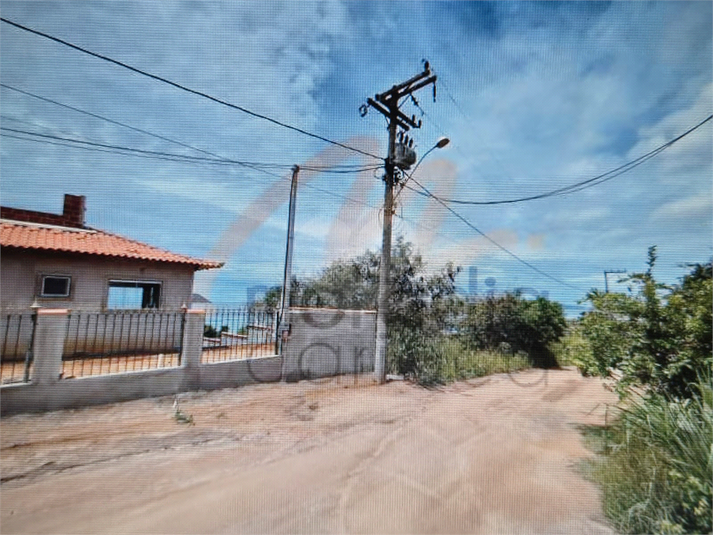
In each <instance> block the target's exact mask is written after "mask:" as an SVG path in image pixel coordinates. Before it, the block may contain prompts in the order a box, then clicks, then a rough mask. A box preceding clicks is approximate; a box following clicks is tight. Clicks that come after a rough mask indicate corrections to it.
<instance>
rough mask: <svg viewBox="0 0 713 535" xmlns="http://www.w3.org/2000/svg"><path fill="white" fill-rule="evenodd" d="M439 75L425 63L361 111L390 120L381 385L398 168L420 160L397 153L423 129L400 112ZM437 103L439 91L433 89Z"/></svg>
mask: <svg viewBox="0 0 713 535" xmlns="http://www.w3.org/2000/svg"><path fill="white" fill-rule="evenodd" d="M435 82H436V75H435V74H431V69H430V66H429V64H428V62H425V64H424V70H423V72H422V73H420V74H417V75H416V76H414V77H413V78H411V79H409V80H407V81H405V82H403V83H400V84H398V85H395V86H393V87H392V88H391V89H389V90H388V91H386V92H384V93H380V94H377V95H375V96H374V99H371V98H369V99H367V103H368V105H363V106H362V107H361V108H360V111H361V115H362V117H363V116H364V115H366V112H367V110H368V108H369V107H372V108H374V109H375V110H376V111H378V112H379V113H381V114H382V115H383V116H384V117H386V118H387V119H388V121H389V127H388V130H389V153H388V156H387V157H386V166H385V167H386V172H385V174H384V183H385V190H384V229H383V235H382V242H381V265H380V267H379V296H378V299H377V310H376V357H375V362H374V375H375V376H376V380H377V381H378V382H379V383H384V382H386V342H387V336H386V335H387V316H388V313H389V310H388V308H389V293H390V271H391V219H392V216H393V209H394V186H395V185H396V184H397V183H398V180H399V175H398V174H397V171H396V168H397V167H398V168H399V169H408V168H409V167H410V166H411V165H412V164H413V163H414V162H415V160H416V158H415V153H414V152H413V151H412V150H410V147H411V146H412V143H413V141H411V145H409V143H408V142H406V143H405V144H403V143H401V144H399V146H398V149H399V151H398V152H399V153H398V154H397V144H396V136H397V130H398V129H399V128H400V129H401V135H402V136H403V133H404V132H408V130H409V129H410V128H420V127H421V121H420V120H419V121H418V122H416V117H415V116H413V115H412V116H411V117H408V116H407V115H405V114H404V113H402V112H401V111H400V110H399V102H400V101H401V99H402V98H404V97H406V96H411V94H412V93H414V92H415V91H417V90H419V89H421V88H422V87H425V86H427V85H430V84H435ZM433 96H434V100H435V96H436V90H435V85H434V86H433Z"/></svg>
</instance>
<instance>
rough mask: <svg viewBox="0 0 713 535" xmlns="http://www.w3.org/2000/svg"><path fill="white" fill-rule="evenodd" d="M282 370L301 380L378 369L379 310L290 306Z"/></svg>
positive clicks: (283, 348) (287, 374)
mask: <svg viewBox="0 0 713 535" xmlns="http://www.w3.org/2000/svg"><path fill="white" fill-rule="evenodd" d="M287 322H288V324H289V328H290V331H289V335H288V336H287V338H286V339H285V340H284V342H283V345H282V355H283V358H284V362H283V367H282V373H283V377H284V379H285V380H286V381H299V380H302V379H314V378H318V377H328V376H331V375H341V374H346V373H363V372H371V371H374V355H375V354H376V313H375V312H374V311H372V310H331V309H300V308H292V309H290V311H289V313H288V316H287Z"/></svg>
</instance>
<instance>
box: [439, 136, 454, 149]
mask: <svg viewBox="0 0 713 535" xmlns="http://www.w3.org/2000/svg"><path fill="white" fill-rule="evenodd" d="M450 142H451V140H450V139H448V138H447V137H442V138H441V139H439V140H438V142H436V147H437V148H439V149H442V148H443V147H445V146H446V145H448V144H449V143H450Z"/></svg>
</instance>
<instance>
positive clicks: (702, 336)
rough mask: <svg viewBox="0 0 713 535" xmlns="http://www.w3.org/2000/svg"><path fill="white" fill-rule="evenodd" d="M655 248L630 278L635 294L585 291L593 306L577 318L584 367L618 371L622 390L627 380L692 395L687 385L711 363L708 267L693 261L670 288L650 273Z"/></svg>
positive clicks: (603, 372)
mask: <svg viewBox="0 0 713 535" xmlns="http://www.w3.org/2000/svg"><path fill="white" fill-rule="evenodd" d="M655 265H656V247H651V248H650V249H649V254H648V268H647V270H646V271H645V272H644V273H634V274H633V275H631V276H629V277H628V279H627V280H628V281H630V282H631V283H632V284H633V285H634V286H635V287H636V288H637V292H636V293H635V294H634V295H631V296H628V295H623V294H602V293H600V292H597V291H593V292H590V293H589V294H588V295H587V299H586V300H587V301H589V302H590V303H591V304H592V306H593V310H592V311H591V312H589V313H587V314H585V315H584V316H583V318H582V320H581V326H582V330H583V332H584V334H585V336H586V337H587V339H588V341H589V344H590V347H591V355H590V358H591V359H592V360H591V361H589V362H585V366H584V367H585V371H590V372H596V373H598V374H600V375H608V374H609V373H610V371H611V370H612V369H618V370H620V371H621V372H622V379H621V381H620V383H619V387H620V392H621V393H623V392H624V391H625V390H626V388H627V387H628V386H629V385H632V384H641V385H647V386H649V387H650V388H652V389H653V390H654V391H658V392H661V393H666V394H669V395H672V396H674V397H690V396H691V395H692V394H693V392H692V391H691V388H690V385H691V384H693V383H695V381H696V378H697V377H699V376H700V374H701V373H702V372H706V371H708V370H710V367H711V364H713V356H712V351H711V349H712V348H711V339H712V338H713V334H712V332H711V329H712V327H711V325H712V322H713V321H712V319H711V309H712V308H713V302H712V297H711V296H712V295H713V285H712V284H713V283H712V279H713V277H712V276H711V266H710V265H702V264H694V265H691V266H689V267H691V268H692V271H691V273H689V274H688V275H686V276H685V277H684V278H683V280H682V282H681V284H679V285H676V286H674V287H670V286H667V285H664V284H661V283H659V282H657V281H656V279H655V278H654V267H655Z"/></svg>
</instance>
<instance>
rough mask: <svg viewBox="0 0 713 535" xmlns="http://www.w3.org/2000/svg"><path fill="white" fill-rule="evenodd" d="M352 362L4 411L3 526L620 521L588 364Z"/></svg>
mask: <svg viewBox="0 0 713 535" xmlns="http://www.w3.org/2000/svg"><path fill="white" fill-rule="evenodd" d="M360 381H361V383H359V382H358V381H357V380H356V379H355V378H354V377H342V378H338V379H330V380H324V381H315V382H302V383H298V384H272V385H259V386H255V387H247V388H241V389H236V390H223V391H218V392H212V393H197V394H184V395H181V396H180V410H181V411H182V412H183V413H184V414H186V415H192V416H193V420H194V425H188V424H180V423H177V422H176V420H175V419H174V417H173V415H174V409H173V401H174V400H173V398H159V399H151V400H140V401H135V402H129V403H122V404H115V405H110V406H106V407H98V408H90V409H83V410H76V411H60V412H55V413H48V414H44V415H24V416H15V417H11V418H5V419H3V420H2V422H1V424H0V425H1V426H2V428H1V431H2V435H1V442H0V445H1V447H2V456H1V467H2V481H3V482H2V485H1V486H0V498H1V499H2V502H1V506H0V515H1V516H0V520H1V523H2V524H1V526H2V532H3V533H117V532H121V533H226V532H230V533H245V532H247V533H325V532H326V533H337V532H351V533H488V534H491V533H523V534H525V533H526V534H533V533H547V534H556V533H572V534H575V533H576V534H586V533H592V534H605V533H611V531H610V529H609V528H608V527H607V526H606V524H605V522H604V520H603V517H602V514H601V511H600V503H599V498H598V494H597V490H596V488H595V487H594V486H593V485H592V484H591V483H589V482H588V481H586V480H585V479H584V478H583V477H582V476H581V475H580V472H579V470H578V466H577V465H578V463H579V462H580V460H581V459H583V458H584V457H586V456H587V455H588V452H587V450H586V449H585V448H584V447H583V445H582V442H581V438H580V435H579V433H578V431H577V426H578V425H581V424H601V423H603V415H604V409H605V404H606V403H614V402H615V401H616V398H615V396H614V395H613V394H612V393H610V392H608V391H606V390H605V389H604V388H603V387H602V384H601V382H600V381H598V380H596V379H585V378H583V377H581V376H580V375H579V374H578V373H577V372H575V371H572V370H561V371H549V372H545V371H542V370H530V371H527V372H523V373H518V374H514V375H512V376H508V375H497V376H492V377H489V378H483V379H478V380H473V381H468V382H462V383H457V384H454V385H451V386H449V387H446V388H443V389H439V390H425V389H422V388H419V387H417V386H414V385H412V384H409V383H404V382H392V383H389V384H387V385H384V386H376V385H372V384H370V383H369V382H368V381H367V380H366V379H360Z"/></svg>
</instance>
